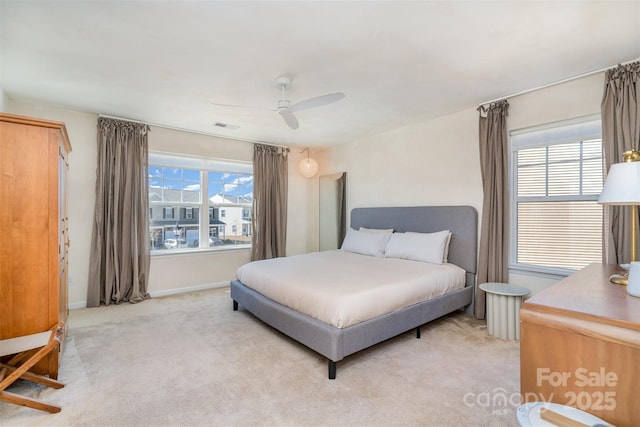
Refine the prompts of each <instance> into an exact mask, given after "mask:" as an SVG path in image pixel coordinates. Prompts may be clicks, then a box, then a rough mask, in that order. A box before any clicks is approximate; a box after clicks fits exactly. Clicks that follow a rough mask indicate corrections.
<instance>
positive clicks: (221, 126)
mask: <svg viewBox="0 0 640 427" xmlns="http://www.w3.org/2000/svg"><path fill="white" fill-rule="evenodd" d="M213 125H214V126H215V127H219V128H224V129H239V128H240V126H238V125H231V124H229V123H222V122H215V123H214V124H213Z"/></svg>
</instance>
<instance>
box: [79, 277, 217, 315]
mask: <svg viewBox="0 0 640 427" xmlns="http://www.w3.org/2000/svg"><path fill="white" fill-rule="evenodd" d="M225 286H229V282H216V283H205V284H204V285H196V286H188V287H185V288H174V289H164V290H162V291H149V295H151V298H156V297H166V296H169V295H175V294H183V293H186V292H195V291H204V290H205V289H216V288H224V287H225ZM80 308H87V302H86V301H78V302H72V303H70V304H69V310H78V309H80Z"/></svg>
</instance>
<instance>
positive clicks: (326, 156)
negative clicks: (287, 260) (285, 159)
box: [4, 74, 604, 307]
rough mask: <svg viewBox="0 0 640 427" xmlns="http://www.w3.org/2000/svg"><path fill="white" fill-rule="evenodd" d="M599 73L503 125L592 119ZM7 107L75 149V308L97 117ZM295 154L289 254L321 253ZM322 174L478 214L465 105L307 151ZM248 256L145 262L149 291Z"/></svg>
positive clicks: (183, 140)
mask: <svg viewBox="0 0 640 427" xmlns="http://www.w3.org/2000/svg"><path fill="white" fill-rule="evenodd" d="M603 78H604V77H603V74H597V75H594V76H591V77H586V78H583V79H579V80H575V81H573V82H569V83H564V84H562V85H557V86H553V87H550V88H547V89H543V90H539V91H536V92H532V93H529V94H526V95H521V96H518V97H514V98H512V99H509V103H510V104H511V107H510V109H509V117H508V123H509V127H510V129H521V128H526V127H529V126H535V125H540V124H545V123H552V122H556V121H560V120H565V119H570V118H575V117H581V116H587V115H591V114H598V113H599V110H600V98H601V96H602V85H603ZM4 110H6V111H8V112H10V113H14V114H23V115H28V116H34V117H41V118H45V119H51V120H59V121H63V122H65V123H66V124H67V130H68V132H69V137H70V139H71V144H72V146H73V151H72V153H71V155H70V158H69V162H70V170H69V224H70V230H69V234H70V238H71V248H70V252H69V272H70V285H69V286H70V289H69V301H70V303H71V305H72V307H81V306H83V305H84V304H85V302H86V295H87V281H88V271H89V251H90V242H91V232H92V229H91V225H92V221H93V209H94V203H95V168H96V158H97V152H96V121H97V116H96V115H95V114H89V113H81V112H74V111H68V110H64V109H60V108H55V107H50V106H44V105H38V104H32V103H26V102H15V101H9V103H8V108H4ZM150 148H151V149H153V150H160V151H167V152H176V153H186V154H192V155H203V156H212V157H217V158H224V159H231V160H243V161H251V160H252V144H251V143H248V142H242V141H233V140H228V139H224V138H216V137H211V136H205V135H200V134H194V133H188V132H181V131H177V130H170V129H165V128H160V127H152V132H151V135H150ZM300 151H302V149H301V148H293V149H292V150H291V153H290V157H289V209H288V218H289V224H288V230H287V253H288V255H295V254H300V253H305V252H311V251H315V250H317V249H318V222H319V221H318V220H319V218H318V178H317V176H316V177H314V178H310V179H307V178H303V177H302V176H300V174H299V173H298V172H297V163H298V161H299V160H301V159H302V158H304V157H305V154H302V153H300ZM310 155H311V157H314V158H316V159H317V160H318V161H319V164H320V167H321V170H320V174H327V173H334V172H343V171H346V172H348V182H347V203H348V206H347V207H348V210H351V209H352V208H354V207H360V206H391V205H394V206H410V205H454V204H465V205H471V206H474V207H475V208H476V209H477V210H478V212H481V210H482V184H481V176H480V167H479V157H478V113H477V111H476V109H475V108H470V109H467V110H463V111H460V112H457V113H455V114H450V115H447V116H444V117H440V118H437V119H434V120H430V121H425V122H424V123H420V124H417V125H413V126H408V127H404V128H401V129H396V130H393V131H390V132H386V133H383V134H379V135H375V136H372V137H369V138H365V139H362V140H358V141H354V142H352V143H349V144H345V145H342V146H337V147H333V148H330V149H326V150H317V149H312V150H311V152H310ZM248 260H249V251H248V250H234V251H228V252H214V253H202V254H198V255H196V256H193V255H191V256H188V255H182V256H181V255H166V256H159V257H154V258H153V260H152V263H151V277H150V284H149V290H150V292H151V293H152V294H154V295H163V294H170V293H174V292H180V291H184V290H190V289H201V288H204V287H210V286H220V285H225V284H227V283H228V281H229V280H230V279H232V278H233V277H234V274H235V270H236V268H237V267H238V266H240V265H242V264H243V263H245V262H247V261H248ZM510 281H511V282H512V283H516V284H522V285H524V286H528V287H529V288H531V289H532V290H534V291H537V290H539V289H542V288H544V287H545V286H548V285H549V284H551V283H553V282H555V280H554V279H548V278H547V279H545V278H540V277H535V276H528V275H523V274H517V273H516V272H512V274H511V275H510Z"/></svg>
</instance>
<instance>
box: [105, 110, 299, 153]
mask: <svg viewBox="0 0 640 427" xmlns="http://www.w3.org/2000/svg"><path fill="white" fill-rule="evenodd" d="M98 117H104V118H107V119H115V120H122V121H125V122H134V123H142V124H143V125H149V126H155V127H159V128H164V129H171V130H177V131H180V132H189V133H195V134H198V135H205V136H215V137H217V138H225V139H231V140H233V141H242V142H249V143H251V144H263V145H270V146H272V147H280V148H287V149H290V147H288V146H286V145H279V144H273V143H270V142H262V141H253V140H250V139H242V138H233V137H230V136H223V135H218V134H215V133H208V132H202V131H197V130H191V129H185V128H179V127H175V126H169V125H161V124H158V123H149V122H144V121H140V120H134V119H126V118H124V117H117V116H109V115H107V114H98Z"/></svg>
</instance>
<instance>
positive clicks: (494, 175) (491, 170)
mask: <svg viewBox="0 0 640 427" xmlns="http://www.w3.org/2000/svg"><path fill="white" fill-rule="evenodd" d="M478 110H479V111H480V125H479V128H480V168H481V170H482V189H483V192H484V199H483V202H482V221H481V225H480V254H479V258H478V275H477V283H476V298H475V315H476V317H477V318H479V319H483V318H484V314H485V293H484V291H483V290H482V289H480V288H479V287H478V285H480V284H482V283H486V282H507V280H508V279H509V269H508V262H509V259H508V251H509V240H508V239H509V203H508V201H509V199H508V197H509V194H508V189H509V187H508V185H509V176H508V175H509V151H508V140H507V111H508V110H509V103H508V102H507V101H506V100H502V101H498V102H494V103H492V104H490V105H489V106H488V107H484V106H481V107H480V108H478Z"/></svg>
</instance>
